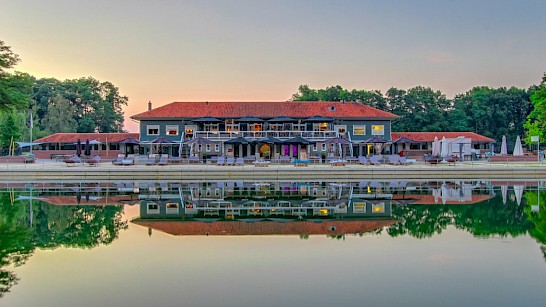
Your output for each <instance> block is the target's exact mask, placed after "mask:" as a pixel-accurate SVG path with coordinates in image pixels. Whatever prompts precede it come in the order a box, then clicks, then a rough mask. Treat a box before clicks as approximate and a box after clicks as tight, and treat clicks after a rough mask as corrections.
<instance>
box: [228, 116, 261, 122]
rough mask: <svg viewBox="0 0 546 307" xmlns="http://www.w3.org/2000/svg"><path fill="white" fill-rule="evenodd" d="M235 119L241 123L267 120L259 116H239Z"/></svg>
mask: <svg viewBox="0 0 546 307" xmlns="http://www.w3.org/2000/svg"><path fill="white" fill-rule="evenodd" d="M235 121H237V122H240V123H261V122H264V121H265V120H264V119H261V118H257V117H252V116H247V117H243V118H237V119H235Z"/></svg>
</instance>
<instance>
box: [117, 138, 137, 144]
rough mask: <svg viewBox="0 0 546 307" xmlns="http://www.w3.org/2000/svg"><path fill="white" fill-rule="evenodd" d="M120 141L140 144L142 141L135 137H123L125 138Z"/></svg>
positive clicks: (121, 142)
mask: <svg viewBox="0 0 546 307" xmlns="http://www.w3.org/2000/svg"><path fill="white" fill-rule="evenodd" d="M118 143H120V144H127V145H138V144H140V141H139V140H137V139H135V138H126V139H123V140H121V141H119V142H118Z"/></svg>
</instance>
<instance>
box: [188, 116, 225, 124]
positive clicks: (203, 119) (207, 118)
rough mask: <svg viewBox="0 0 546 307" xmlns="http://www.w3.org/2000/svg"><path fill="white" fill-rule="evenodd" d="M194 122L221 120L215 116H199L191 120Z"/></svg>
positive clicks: (217, 121) (216, 121)
mask: <svg viewBox="0 0 546 307" xmlns="http://www.w3.org/2000/svg"><path fill="white" fill-rule="evenodd" d="M191 121H192V122H194V123H219V122H222V120H220V119H218V118H215V117H208V116H205V117H199V118H195V119H192V120H191Z"/></svg>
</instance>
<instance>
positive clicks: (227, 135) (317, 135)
mask: <svg viewBox="0 0 546 307" xmlns="http://www.w3.org/2000/svg"><path fill="white" fill-rule="evenodd" d="M297 136H299V137H302V138H305V139H309V140H324V139H329V138H335V137H338V132H337V131H330V130H328V131H276V130H268V131H196V132H195V133H194V137H202V138H207V139H210V140H211V141H226V140H229V139H232V138H236V137H244V138H247V139H250V140H253V139H262V138H266V137H273V138H277V139H279V140H287V139H290V138H294V137H297Z"/></svg>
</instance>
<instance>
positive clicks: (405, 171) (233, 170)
mask: <svg viewBox="0 0 546 307" xmlns="http://www.w3.org/2000/svg"><path fill="white" fill-rule="evenodd" d="M545 178H546V165H544V164H542V163H537V162H533V163H498V164H497V163H487V162H472V163H470V162H461V163H458V164H456V165H443V164H440V165H425V164H414V165H387V164H385V165H380V166H368V165H359V164H348V165H346V166H331V165H325V164H311V165H309V166H305V167H295V166H294V165H292V164H287V165H269V166H268V167H255V166H254V165H251V164H249V165H244V166H217V165H210V164H190V165H187V164H186V165H176V164H174V165H166V166H157V165H154V166H146V165H131V166H116V165H111V164H109V163H101V164H99V165H98V166H84V165H78V166H73V167H68V166H66V165H65V164H64V163H62V162H49V161H48V163H36V164H1V165H0V182H15V181H16V182H23V181H25V182H28V181H32V180H37V181H87V182H93V181H105V180H196V181H211V180H212V181H214V180H256V181H263V180H273V181H274V180H307V181H315V180H324V179H333V180H340V179H341V180H343V179H345V180H358V179H404V180H411V179H417V180H419V179H539V180H541V179H545Z"/></svg>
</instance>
